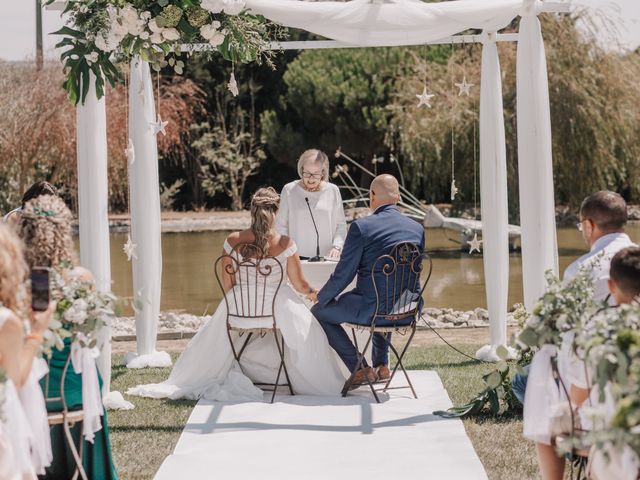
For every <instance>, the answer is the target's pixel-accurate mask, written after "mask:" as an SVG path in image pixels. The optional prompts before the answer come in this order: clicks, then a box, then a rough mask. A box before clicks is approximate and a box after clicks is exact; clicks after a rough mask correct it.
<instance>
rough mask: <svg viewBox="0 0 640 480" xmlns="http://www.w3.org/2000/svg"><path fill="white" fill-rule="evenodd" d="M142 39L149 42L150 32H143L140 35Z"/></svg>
mask: <svg viewBox="0 0 640 480" xmlns="http://www.w3.org/2000/svg"><path fill="white" fill-rule="evenodd" d="M140 38H141V39H142V40H148V39H149V32H147V31H144V32H141V33H140Z"/></svg>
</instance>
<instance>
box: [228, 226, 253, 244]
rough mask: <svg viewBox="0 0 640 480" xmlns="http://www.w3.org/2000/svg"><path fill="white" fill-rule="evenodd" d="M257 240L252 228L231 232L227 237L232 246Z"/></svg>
mask: <svg viewBox="0 0 640 480" xmlns="http://www.w3.org/2000/svg"><path fill="white" fill-rule="evenodd" d="M254 240H255V237H254V236H253V232H252V231H251V230H242V231H240V232H233V233H230V234H229V236H228V237H227V243H228V244H229V245H230V246H231V248H233V247H235V246H236V245H238V244H240V243H251V242H253V241H254Z"/></svg>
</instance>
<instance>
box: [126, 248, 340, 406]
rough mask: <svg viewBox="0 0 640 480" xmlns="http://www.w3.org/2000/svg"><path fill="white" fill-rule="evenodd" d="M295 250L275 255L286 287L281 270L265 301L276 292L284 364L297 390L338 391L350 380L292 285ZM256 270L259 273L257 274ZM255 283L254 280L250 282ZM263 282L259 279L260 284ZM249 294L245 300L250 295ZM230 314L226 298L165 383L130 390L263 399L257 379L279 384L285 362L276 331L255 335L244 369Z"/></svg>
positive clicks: (158, 395) (273, 277)
mask: <svg viewBox="0 0 640 480" xmlns="http://www.w3.org/2000/svg"><path fill="white" fill-rule="evenodd" d="M224 249H225V251H226V252H227V253H229V254H230V255H233V256H234V257H235V258H237V259H239V260H241V257H240V256H239V254H237V253H236V252H233V253H232V250H231V247H230V245H229V244H228V243H227V242H226V241H225V244H224ZM296 250H297V248H296V246H295V244H294V245H292V246H290V247H289V248H288V249H286V250H285V251H284V252H282V253H281V254H280V255H277V256H276V257H275V258H276V259H277V260H278V261H279V262H280V263H281V264H282V269H283V279H282V285H281V286H280V289H279V290H278V289H277V286H278V278H277V277H279V274H278V275H277V276H276V275H269V276H267V277H266V280H265V285H266V286H265V296H266V298H265V302H267V303H269V302H271V300H273V298H274V295H275V304H274V305H275V309H274V311H275V317H276V322H277V326H278V328H279V329H280V331H281V333H282V337H283V338H284V343H285V363H286V366H287V371H288V372H289V378H290V380H291V384H292V386H293V391H294V393H296V394H303V395H337V394H339V393H340V390H341V388H342V386H343V384H344V381H345V377H344V375H343V374H342V371H341V369H340V367H339V366H338V360H337V356H336V354H335V352H334V351H333V350H332V349H331V347H330V346H329V343H328V342H327V338H326V336H325V333H324V331H323V330H322V327H321V326H320V324H319V323H318V322H317V321H316V319H315V318H314V317H313V315H312V314H311V311H310V310H309V308H308V307H307V306H306V305H305V304H304V302H303V301H302V299H301V298H300V297H299V296H298V295H297V294H296V293H295V292H294V291H293V289H292V288H291V287H290V286H289V285H288V283H287V274H286V262H287V258H288V257H290V256H291V255H293V254H294V253H295V252H296ZM250 272H251V270H250ZM252 274H253V275H255V272H252ZM243 276H244V273H243ZM254 278H255V277H254ZM251 282H252V281H251V279H249V281H247V282H246V284H251ZM262 282H263V280H262V279H260V284H262ZM246 284H245V285H246ZM243 288H245V287H243ZM234 289H237V290H236V293H237V294H238V298H240V292H239V290H240V287H239V286H238V285H236V286H235V287H234ZM276 290H277V294H276ZM231 295H232V292H227V298H231ZM244 296H245V298H246V296H247V295H246V294H245V295H244ZM230 301H231V300H230ZM226 317H227V314H226V306H225V302H224V301H221V302H220V305H219V306H218V309H217V310H216V312H215V313H214V314H213V315H212V316H211V317H209V319H208V320H207V321H206V323H205V324H204V325H203V326H202V328H201V329H200V330H199V331H198V333H197V334H196V336H195V337H193V338H192V339H191V341H190V342H189V344H188V345H187V348H186V349H185V351H184V352H183V353H182V355H180V358H179V359H178V361H177V362H176V364H175V366H174V367H173V370H172V371H171V375H170V376H169V378H168V379H167V380H166V381H164V382H162V383H157V384H147V385H138V386H136V387H133V388H130V389H129V390H128V391H127V393H128V394H129V395H138V396H143V397H152V398H172V399H176V398H188V399H193V400H197V399H201V398H204V399H207V400H218V401H231V400H233V401H262V400H263V391H262V390H260V389H259V388H257V387H256V386H255V385H254V382H255V383H274V381H275V378H276V375H277V372H278V367H279V363H280V356H279V354H278V350H277V347H276V345H275V341H274V339H273V334H271V333H269V334H267V335H265V336H264V337H262V338H260V336H258V335H254V336H253V337H252V339H251V341H250V342H249V344H248V345H247V348H246V349H245V351H244V353H243V354H242V357H241V359H240V362H241V364H242V369H240V368H239V366H238V365H237V362H235V360H234V358H233V353H232V351H231V346H230V344H229V338H228V336H227V326H226ZM235 321H237V322H238V324H243V325H245V326H248V323H247V322H250V321H255V320H250V319H246V320H245V319H237V320H235ZM269 323H271V322H270V321H269ZM251 326H252V325H251ZM232 335H233V337H232V338H234V345H241V344H242V343H241V342H244V338H246V337H243V339H239V338H238V335H237V334H236V333H233V334H232ZM283 381H284V373H283V374H282V375H281V377H280V382H281V383H282V382H283Z"/></svg>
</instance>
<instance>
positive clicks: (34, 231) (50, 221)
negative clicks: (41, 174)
mask: <svg viewBox="0 0 640 480" xmlns="http://www.w3.org/2000/svg"><path fill="white" fill-rule="evenodd" d="M71 220H72V215H71V212H70V211H69V208H67V205H66V204H65V203H64V200H62V199H61V198H60V197H57V196H53V195H41V196H39V197H36V198H34V199H33V200H29V201H28V202H27V203H26V204H25V206H24V209H23V210H22V215H21V217H20V236H21V237H22V240H23V241H24V243H25V246H26V249H25V258H26V260H27V263H28V264H29V266H30V267H34V266H41V267H52V268H56V269H57V268H65V267H66V268H69V267H70V266H72V265H74V264H75V263H76V255H75V250H74V246H73V237H72V234H71Z"/></svg>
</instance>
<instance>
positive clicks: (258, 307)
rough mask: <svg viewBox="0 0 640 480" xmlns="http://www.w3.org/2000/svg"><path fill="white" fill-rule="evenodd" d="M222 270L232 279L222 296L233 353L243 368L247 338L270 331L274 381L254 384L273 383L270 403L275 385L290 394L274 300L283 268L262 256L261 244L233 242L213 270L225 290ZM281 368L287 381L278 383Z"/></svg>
mask: <svg viewBox="0 0 640 480" xmlns="http://www.w3.org/2000/svg"><path fill="white" fill-rule="evenodd" d="M219 270H220V271H224V273H226V274H227V275H228V276H229V277H231V278H232V279H233V288H231V289H230V290H229V291H227V292H226V294H225V295H224V296H223V298H224V302H225V305H226V313H227V335H228V337H229V342H230V344H231V350H232V352H233V357H234V358H235V360H236V362H237V363H238V365H239V366H240V369H241V370H242V364H241V363H240V359H241V357H242V354H243V353H244V351H245V349H246V348H247V345H249V341H250V340H251V338H252V337H253V336H254V335H259V336H260V337H261V338H262V337H264V336H266V335H269V334H273V337H274V340H275V343H276V347H277V349H278V354H279V356H280V364H279V366H278V374H277V376H276V379H275V382H274V383H255V385H257V386H266V387H272V389H266V390H267V391H272V392H273V393H272V395H271V403H273V401H274V399H275V396H276V390H277V389H278V387H282V386H287V387H288V388H289V392H290V393H291V395H294V393H293V387H292V385H291V381H290V380H289V372H288V371H287V365H286V363H285V356H284V354H285V350H284V338H283V336H282V333H281V332H280V329H279V328H278V324H277V322H276V315H275V301H276V296H277V294H278V291H279V290H280V287H281V285H282V280H283V278H284V270H283V266H282V264H281V263H280V261H279V260H278V259H277V258H276V257H272V256H264V255H263V253H262V252H261V250H260V248H259V247H257V246H256V245H253V244H248V243H241V244H238V245H236V246H235V247H234V248H233V249H232V251H231V252H230V253H229V254H225V255H221V256H220V257H219V258H218V259H217V260H216V262H215V273H216V280H217V281H218V285H220V288H221V290H222V291H223V292H224V290H225V288H224V282H223V280H222V278H221V275H220V273H219ZM234 333H235V334H237V336H238V338H239V339H242V337H244V336H245V335H246V337H245V339H244V342H243V343H242V345H241V346H240V348H238V346H236V344H235V343H234V335H233V334H234ZM283 372H284V376H285V379H286V383H280V377H281V374H282V373H283Z"/></svg>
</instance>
